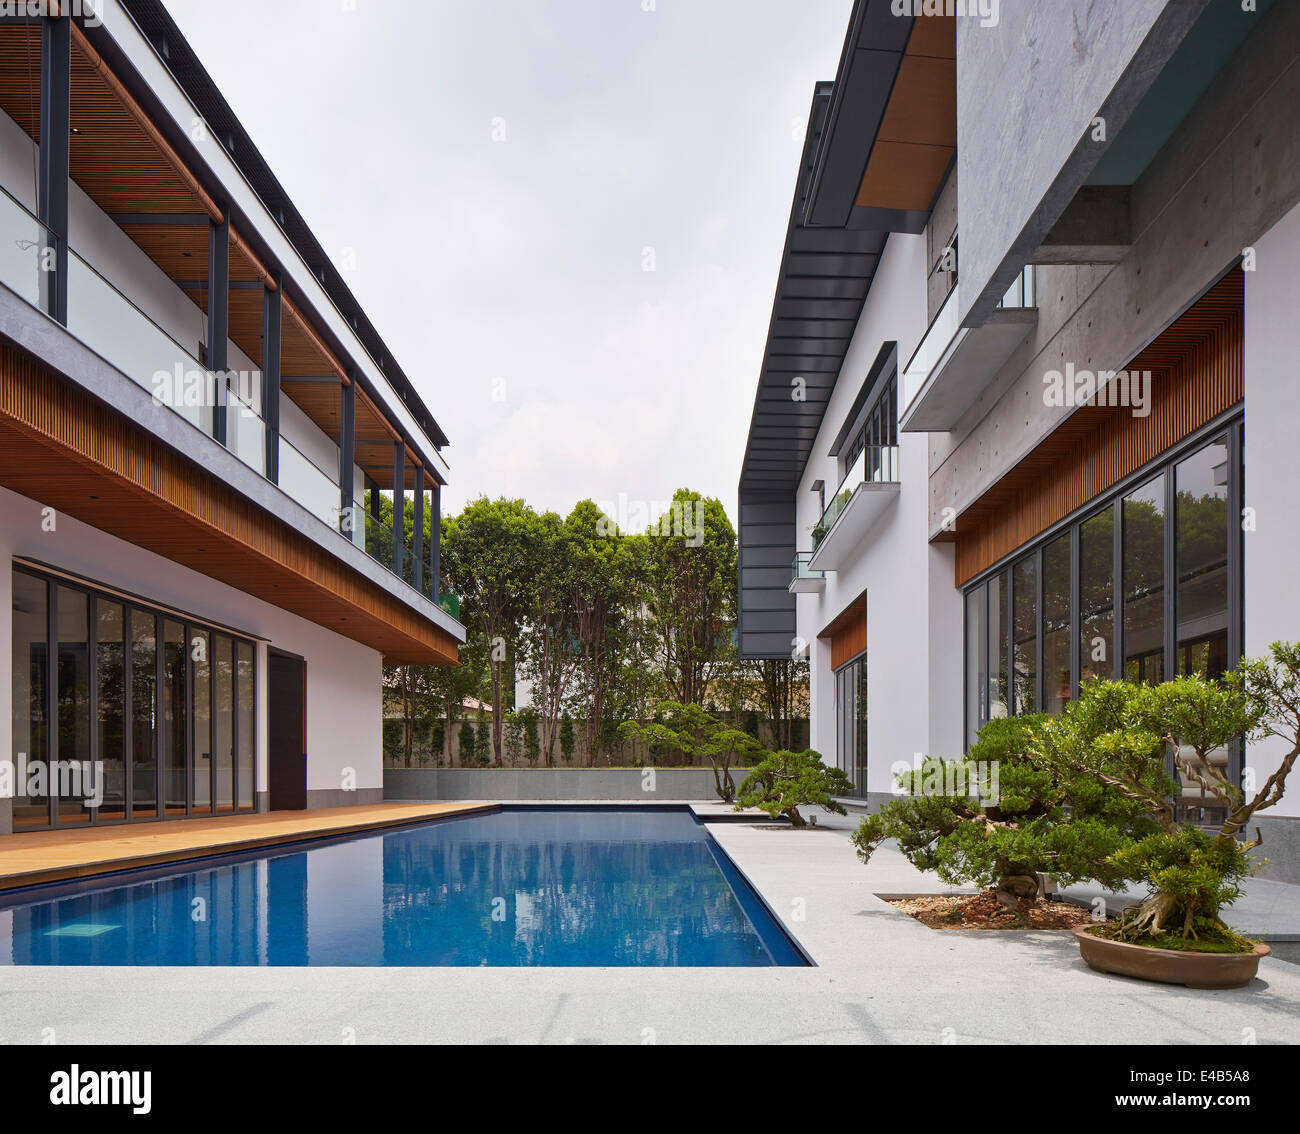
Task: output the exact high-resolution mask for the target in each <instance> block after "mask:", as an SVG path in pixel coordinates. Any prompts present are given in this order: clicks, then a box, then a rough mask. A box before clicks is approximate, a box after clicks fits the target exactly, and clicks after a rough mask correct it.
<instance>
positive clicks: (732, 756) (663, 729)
mask: <svg viewBox="0 0 1300 1134" xmlns="http://www.w3.org/2000/svg"><path fill="white" fill-rule="evenodd" d="M652 711H653V713H654V715H655V717H656V718H663V719H662V720H660V719H656V720H653V721H650V722H649V723H648V724H641V723H640V722H638V721H624V722H623V723H622V724H621V725H619V727H618V735H619V739H621V740H623V741H624V742H627V741H632V740H640V741H643V742H644V743H646V744H650V745H660V746H663V747H666V748H673V749H676V750H677V751H678V752H680V753H682V755H683V756H685V757H686V758H687V760H689V761H690V762H691V763H692V764H701V765H703V764H705V763H707V764H708V765H709V766H710V767H712V769H713V787H714V790H715V791H716V792H717V793H718V798H719V799H721V800H722V801H723V802H724V803H731V802H732V801H734V800H735V798H736V782H735V780H733V779H732V778H731V768H732V766H733V765H734V764H735V763H736V761H737V760H738V759H739V758H741V757H750V756H754V755H756V754H758V753H759V752H762V751H763V749H762V748H761V747H760V745H759V743H758V741H757V740H755V739H754V738H753V737H752V736H750V735H749V733H747V732H745V731H744V730H743V729H738V728H730V727H728V726H727V725H726V724H725V723H723V722H722V721H720V720H718V718H717V717H715V716H712V715H711V714H710V713H707V712H705V710H704V709H703V708H701V707H700V706H699V705H683V704H682V703H681V702H679V701H660V702H659V703H658V704H657V705H655V707H654V709H653V710H652Z"/></svg>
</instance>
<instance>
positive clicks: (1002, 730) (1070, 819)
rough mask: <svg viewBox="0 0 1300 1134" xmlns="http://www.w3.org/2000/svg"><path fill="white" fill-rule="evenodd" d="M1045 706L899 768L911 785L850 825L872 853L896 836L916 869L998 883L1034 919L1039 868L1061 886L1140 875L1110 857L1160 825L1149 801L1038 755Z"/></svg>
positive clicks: (1001, 894)
mask: <svg viewBox="0 0 1300 1134" xmlns="http://www.w3.org/2000/svg"><path fill="white" fill-rule="evenodd" d="M1047 720H1048V718H1047V717H1046V716H1044V715H1033V716H1022V717H1004V718H1001V719H997V720H991V721H989V723H988V724H986V725H985V726H984V727H983V728H982V729H981V730H980V733H979V739H978V741H977V742H976V743H975V744H974V745H972V747H971V749H970V751H969V752H968V753H967V755H966V758H965V759H964V760H959V761H939V760H930V761H927V762H925V763H923V764H922V765H921V766H920V767H919V768H915V769H913V770H911V771H908V772H904V773H902V774H901V775H899V777H898V782H899V786H900V787H901V788H902V789H903V790H904V791H905V792H906V794H905V795H902V796H900V797H899V798H897V799H893V800H890V801H889V802H888V803H886V804H885V805H884V806H883V807H882V808H881V809H880V810H879V811H878V812H876V813H875V814H874V815H869V816H867V817H866V818H865V819H863V820H862V822H861V824H860V825H859V826H858V829H857V830H856V831H855V832H854V833H853V844H854V846H855V847H856V848H857V851H858V857H859V858H861V859H862V861H863V862H868V861H870V859H871V855H872V854H873V853H874V851H875V849H876V848H877V847H878V846H879V845H880V844H881V843H882V842H884V841H885V840H886V839H895V840H897V842H898V846H899V849H900V850H901V851H902V852H903V854H904V855H905V856H906V857H907V859H908V861H909V862H911V863H912V865H913V866H915V867H917V868H918V869H919V870H933V871H935V872H936V873H937V874H938V875H939V877H940V878H942V879H943V880H944V881H945V882H948V883H950V884H953V885H976V886H979V887H981V888H983V887H992V888H993V891H994V893H995V896H996V897H997V900H998V903H999V904H1000V905H1002V906H1003V907H1005V908H1006V909H1008V910H1010V911H1011V912H1013V913H1016V914H1017V915H1018V916H1019V917H1020V918H1021V919H1022V920H1024V919H1026V918H1027V915H1028V912H1029V907H1030V905H1031V904H1032V902H1033V901H1034V900H1035V899H1036V898H1037V896H1038V892H1039V875H1040V874H1043V875H1047V876H1048V877H1050V878H1051V879H1052V880H1053V881H1055V882H1057V883H1060V884H1062V885H1067V886H1068V885H1070V884H1072V883H1075V882H1082V881H1087V880H1093V879H1095V880H1096V881H1099V882H1101V883H1102V885H1104V886H1106V887H1108V888H1116V887H1119V886H1122V885H1124V884H1125V883H1126V882H1129V881H1131V880H1132V879H1133V878H1135V877H1137V875H1136V873H1134V871H1135V870H1136V867H1135V866H1133V865H1132V864H1121V863H1119V862H1116V861H1112V857H1111V856H1112V855H1114V854H1115V852H1116V851H1118V850H1120V849H1121V848H1122V847H1124V846H1125V845H1127V844H1128V843H1130V842H1131V840H1132V838H1133V835H1134V834H1135V833H1141V834H1145V833H1147V832H1150V831H1155V830H1157V829H1158V828H1157V826H1156V824H1155V822H1154V821H1153V820H1151V819H1150V817H1149V816H1148V814H1147V809H1146V806H1145V803H1144V802H1142V801H1134V800H1132V799H1131V798H1129V797H1128V796H1127V795H1126V794H1125V793H1123V792H1121V791H1118V790H1116V789H1115V788H1113V787H1110V786H1109V785H1106V784H1104V783H1102V782H1101V781H1099V780H1097V779H1096V778H1094V777H1093V776H1091V775H1087V774H1082V773H1078V772H1073V771H1071V772H1068V773H1066V774H1063V775H1058V774H1055V772H1054V769H1053V768H1051V767H1048V766H1045V765H1042V764H1039V763H1036V762H1034V761H1033V760H1032V759H1031V758H1030V756H1029V751H1030V746H1031V742H1030V738H1031V736H1032V734H1033V732H1034V730H1035V729H1037V728H1040V727H1041V726H1042V725H1043V724H1044V723H1045V722H1046V721H1047Z"/></svg>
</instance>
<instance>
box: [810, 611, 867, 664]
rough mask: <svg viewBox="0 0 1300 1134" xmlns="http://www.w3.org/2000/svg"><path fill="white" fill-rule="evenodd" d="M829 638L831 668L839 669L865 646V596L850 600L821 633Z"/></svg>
mask: <svg viewBox="0 0 1300 1134" xmlns="http://www.w3.org/2000/svg"><path fill="white" fill-rule="evenodd" d="M818 637H821V638H828V639H830V643H831V669H839V668H840V666H842V665H844V664H845V662H850V661H852V660H853V659H854V658H855V657H857V656H858V655H859V654H860V653H862V651H863V650H865V649H866V648H867V598H866V596H865V595H863V596H862V597H861V598H859V599H856V600H855V601H854V602H852V603H851V604H850V605H849V606H848V608H847V609H846V610H844V611H843V612H842V613H841V614H840V615H839V616H838V617H837V618H835V619H834V621H832V622H831V623H830V624H829V625H828V626H827V627H826V629H824V630H823V631H822V632H821V634H819V635H818Z"/></svg>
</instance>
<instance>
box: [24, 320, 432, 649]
mask: <svg viewBox="0 0 1300 1134" xmlns="http://www.w3.org/2000/svg"><path fill="white" fill-rule="evenodd" d="M0 484H3V485H4V486H5V487H6V488H9V489H11V490H13V491H14V492H17V493H20V494H21V495H23V496H27V497H29V498H30V499H33V500H36V501H39V502H40V503H41V504H43V505H48V506H51V507H53V508H55V509H57V510H58V511H60V512H63V513H65V514H67V515H69V516H73V517H75V518H76V519H78V520H82V521H83V522H85V523H87V524H90V525H92V526H93V527H96V528H99V529H100V530H102V531H105V532H108V533H109V534H110V535H114V536H116V537H118V538H119V539H123V540H126V541H127V542H129V543H133V544H135V545H137V546H139V547H143V548H145V549H146V550H149V551H152V552H154V553H156V554H158V555H161V556H163V557H164V558H167V559H170V560H172V561H174V562H176V563H180V564H182V565H183V566H185V567H188V568H190V569H191V570H194V571H198V572H200V573H201V574H204V575H207V576H209V577H211V578H214V579H217V580H219V581H221V582H226V583H229V584H231V585H233V586H236V587H238V588H239V589H240V590H242V591H245V592H247V593H248V594H250V595H253V596H255V597H257V598H260V599H263V600H265V601H266V602H268V603H271V604H272V605H274V606H277V607H280V608H282V609H284V610H287V611H290V612H291V613H293V614H297V615H299V616H300V617H302V618H306V619H308V620H310V621H312V622H315V623H316V624H318V625H320V626H323V627H325V628H326V629H328V630H333V631H334V632H336V633H338V634H342V635H343V636H345V637H347V638H351V639H353V640H355V641H357V642H362V643H364V644H365V645H368V646H370V647H372V648H373V649H376V650H379V651H380V652H382V653H383V655H384V658H385V660H387V661H388V662H390V663H403V662H411V663H426V664H436V665H454V664H457V661H458V658H457V648H456V641H455V639H454V638H452V636H451V635H449V634H448V633H447V632H446V631H444V630H443V629H442V628H441V627H439V626H438V625H437V624H436V623H434V622H433V621H431V620H430V619H428V618H426V617H424V616H423V615H421V614H420V613H419V612H418V611H416V610H415V609H413V608H412V607H410V606H408V605H407V604H406V603H404V602H402V601H401V600H400V599H398V598H396V597H394V596H393V595H391V594H389V593H388V592H387V591H386V590H384V589H383V588H382V587H380V586H379V585H378V584H376V583H374V582H372V581H371V580H370V579H368V578H366V577H365V575H363V574H362V573H360V572H358V571H356V570H354V569H352V568H351V567H349V566H347V564H346V563H344V562H343V561H342V560H341V559H339V558H337V557H335V556H334V555H332V554H331V553H330V552H329V551H327V550H325V549H324V548H323V547H320V546H318V545H317V544H316V543H315V542H314V541H312V540H311V539H309V538H308V537H306V536H304V535H302V534H301V533H299V532H297V531H295V530H294V529H293V528H292V527H290V526H289V525H288V524H285V523H283V522H282V521H281V520H279V519H278V518H277V517H275V516H273V515H271V514H269V513H268V512H266V511H265V510H264V509H262V508H260V507H259V506H258V505H256V504H255V503H253V502H252V501H251V500H249V499H248V498H247V497H245V496H243V495H242V494H240V493H239V492H237V491H236V490H235V489H234V488H231V487H230V486H229V485H226V484H225V483H223V482H222V481H220V480H219V479H217V478H216V477H214V476H212V475H211V474H209V473H207V472H206V471H204V470H203V469H202V468H200V467H199V466H198V465H196V464H193V463H192V462H190V461H189V460H187V459H186V458H184V457H182V456H181V455H180V454H178V453H175V452H173V451H172V450H170V449H168V448H166V447H164V446H163V445H161V444H160V443H159V442H158V441H157V440H155V439H154V438H153V437H151V436H150V435H149V434H148V433H147V432H145V431H144V430H142V429H140V428H139V427H137V426H135V425H134V424H132V423H131V422H129V421H127V420H125V419H124V418H122V417H120V416H118V415H117V414H115V413H113V412H112V411H110V410H108V409H107V408H106V407H103V406H101V405H100V404H99V403H98V402H96V401H94V400H93V399H91V398H90V397H89V396H87V395H86V394H84V393H82V392H81V391H80V390H78V389H76V388H75V387H73V386H72V385H70V384H69V383H67V382H66V381H64V380H63V379H61V378H59V377H58V376H57V375H54V374H53V373H51V372H50V371H48V370H47V369H46V368H45V367H44V366H42V365H40V364H39V363H37V362H35V361H33V360H32V359H30V358H28V357H27V356H26V355H24V354H22V353H20V352H19V351H17V350H16V349H14V348H12V347H10V346H8V345H5V344H2V343H0Z"/></svg>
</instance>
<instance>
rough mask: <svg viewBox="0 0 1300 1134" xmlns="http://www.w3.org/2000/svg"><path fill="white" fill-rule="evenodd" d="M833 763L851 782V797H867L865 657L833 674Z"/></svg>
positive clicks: (862, 655)
mask: <svg viewBox="0 0 1300 1134" xmlns="http://www.w3.org/2000/svg"><path fill="white" fill-rule="evenodd" d="M835 727H836V736H835V746H836V763H837V764H838V766H839V767H840V768H842V769H843V770H844V773H845V774H846V775H847V776H848V777H849V779H850V780H852V781H853V794H854V795H858V796H865V795H866V794H867V655H866V654H865V653H863V654H859V655H858V656H857V657H856V658H854V659H853V660H852V661H850V662H847V663H846V664H844V665H842V666H840V668H839V669H837V670H836V671H835Z"/></svg>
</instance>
